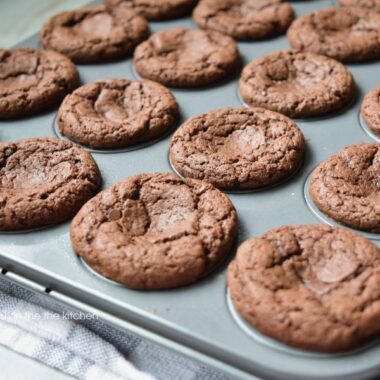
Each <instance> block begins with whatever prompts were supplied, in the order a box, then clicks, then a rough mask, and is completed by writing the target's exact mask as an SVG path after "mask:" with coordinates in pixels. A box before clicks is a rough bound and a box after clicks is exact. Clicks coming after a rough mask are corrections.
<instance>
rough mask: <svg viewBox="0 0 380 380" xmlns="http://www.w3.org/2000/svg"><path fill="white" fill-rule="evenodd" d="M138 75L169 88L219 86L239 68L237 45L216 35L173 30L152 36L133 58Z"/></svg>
mask: <svg viewBox="0 0 380 380" xmlns="http://www.w3.org/2000/svg"><path fill="white" fill-rule="evenodd" d="M134 60H135V65H136V70H137V72H138V73H139V74H140V75H141V76H142V77H144V78H147V79H151V80H154V81H157V82H160V83H162V84H165V85H168V86H178V87H197V86H203V85H206V84H210V83H214V82H217V81H219V80H221V79H223V78H225V77H226V76H227V75H229V74H230V73H231V72H232V71H233V70H234V69H235V68H236V66H237V64H238V50H237V45H236V43H235V42H234V40H233V39H232V38H231V37H228V36H224V35H222V34H220V33H218V32H214V31H202V30H195V29H182V28H177V29H171V30H166V31H163V32H159V33H156V34H154V35H152V36H151V37H150V38H149V39H148V40H147V41H145V42H143V43H141V44H140V45H139V46H138V47H137V48H136V50H135V55H134Z"/></svg>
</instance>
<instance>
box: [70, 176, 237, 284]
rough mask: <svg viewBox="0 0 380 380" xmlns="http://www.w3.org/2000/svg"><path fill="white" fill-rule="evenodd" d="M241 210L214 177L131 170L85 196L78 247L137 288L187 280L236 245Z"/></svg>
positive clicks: (76, 230)
mask: <svg viewBox="0 0 380 380" xmlns="http://www.w3.org/2000/svg"><path fill="white" fill-rule="evenodd" d="M236 234H237V217H236V211H235V209H234V207H233V205H232V203H231V202H230V200H229V199H228V198H227V196H226V195H224V194H223V193H221V192H220V191H219V190H217V189H215V188H214V187H213V186H212V185H210V184H208V183H206V182H202V181H197V180H182V179H180V178H178V177H177V176H175V175H173V174H169V173H152V174H140V175H136V176H132V177H128V178H126V179H124V180H122V181H121V182H118V183H117V184H115V185H113V186H112V187H111V188H109V189H106V190H104V191H102V192H101V193H99V194H98V195H97V196H96V197H95V198H93V199H91V200H90V201H89V202H88V203H86V204H85V205H84V206H83V208H82V209H81V210H80V211H79V213H78V214H77V215H76V217H75V218H74V220H73V222H72V224H71V241H72V244H73V247H74V250H75V252H76V253H77V254H78V255H79V256H80V257H82V258H83V259H84V260H85V261H86V263H87V264H89V265H90V266H91V267H92V268H93V269H94V270H95V271H96V272H98V273H100V274H101V275H103V276H105V277H107V278H109V279H112V280H115V281H117V282H119V283H121V284H124V285H126V286H128V287H131V288H134V289H145V290H149V289H165V288H175V287H179V286H184V285H188V284H191V283H193V282H195V281H198V280H199V279H200V278H202V277H203V276H205V275H206V274H207V273H208V272H209V271H210V270H211V269H212V268H213V267H214V266H215V265H216V264H217V263H219V262H220V260H221V259H222V258H223V257H224V256H225V255H226V254H227V253H229V251H230V249H231V247H232V245H233V242H234V239H235V237H236Z"/></svg>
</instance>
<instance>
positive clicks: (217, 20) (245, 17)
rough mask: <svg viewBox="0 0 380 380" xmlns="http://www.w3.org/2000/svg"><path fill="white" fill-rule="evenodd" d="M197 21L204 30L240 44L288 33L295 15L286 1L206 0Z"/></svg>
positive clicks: (196, 9) (198, 10)
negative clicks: (227, 36) (225, 35)
mask: <svg viewBox="0 0 380 380" xmlns="http://www.w3.org/2000/svg"><path fill="white" fill-rule="evenodd" d="M193 18H194V21H195V22H196V23H197V24H198V25H199V26H200V27H201V28H202V29H210V30H216V31H218V32H221V33H224V34H227V35H229V36H231V37H233V38H235V39H237V40H255V39H260V38H268V37H272V36H274V35H276V34H280V33H284V32H285V31H286V29H287V28H288V26H289V25H290V23H291V22H292V20H293V18H294V12H293V9H292V7H291V6H290V5H289V4H287V3H283V2H282V0H238V1H236V0H202V1H201V2H200V3H199V5H198V6H197V7H196V8H195V9H194V13H193Z"/></svg>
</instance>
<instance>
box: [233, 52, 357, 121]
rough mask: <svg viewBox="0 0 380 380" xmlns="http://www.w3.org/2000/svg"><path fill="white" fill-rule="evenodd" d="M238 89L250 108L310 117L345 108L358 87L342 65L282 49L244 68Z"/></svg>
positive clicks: (309, 54) (326, 59)
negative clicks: (254, 107) (257, 107)
mask: <svg viewBox="0 0 380 380" xmlns="http://www.w3.org/2000/svg"><path fill="white" fill-rule="evenodd" d="M239 89H240V95H241V97H242V99H243V100H244V102H245V103H246V104H248V105H250V106H260V107H264V108H268V109H270V110H273V111H277V112H281V113H283V114H285V115H287V116H291V117H310V116H317V115H323V114H326V113H329V112H332V111H336V110H338V109H340V108H342V107H344V106H346V105H347V104H348V103H349V102H350V101H351V100H352V98H353V95H354V89H355V86H354V81H353V78H352V75H351V73H350V72H349V71H348V70H347V68H346V67H345V66H344V65H342V64H341V63H340V62H338V61H335V60H334V59H332V58H328V57H325V56H322V55H319V54H315V53H309V52H301V51H294V50H283V51H278V52H275V53H270V54H268V55H265V56H263V57H261V58H258V59H255V60H253V61H252V62H251V63H249V64H248V65H247V66H245V68H244V69H243V71H242V74H241V77H240V82H239Z"/></svg>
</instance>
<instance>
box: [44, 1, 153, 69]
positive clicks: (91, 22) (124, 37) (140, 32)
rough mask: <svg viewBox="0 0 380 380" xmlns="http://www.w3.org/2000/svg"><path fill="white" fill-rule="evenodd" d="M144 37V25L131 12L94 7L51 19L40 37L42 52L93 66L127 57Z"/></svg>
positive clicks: (142, 21) (145, 33) (137, 16)
mask: <svg viewBox="0 0 380 380" xmlns="http://www.w3.org/2000/svg"><path fill="white" fill-rule="evenodd" d="M148 35H149V28H148V23H147V21H146V20H145V19H144V18H143V17H141V16H139V15H137V14H136V13H135V12H133V11H132V10H130V9H127V8H120V9H119V8H118V9H110V10H107V9H106V8H105V7H104V6H102V5H95V6H89V7H83V8H78V9H76V10H72V11H67V12H62V13H59V14H58V15H56V16H54V17H52V18H51V19H50V20H48V21H47V22H46V23H45V25H44V26H43V28H42V31H41V35H40V37H41V43H42V45H43V47H44V48H45V49H52V50H55V51H58V52H60V53H62V54H64V55H66V56H68V57H70V58H71V59H72V60H73V61H74V62H76V63H94V62H104V61H108V60H112V59H118V58H123V57H126V56H128V55H129V54H131V53H132V52H133V50H134V48H135V46H136V45H137V44H139V43H140V42H141V41H143V40H144V39H146V38H147V37H148Z"/></svg>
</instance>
